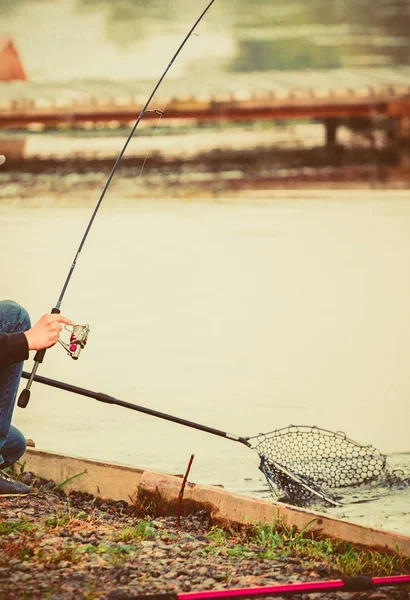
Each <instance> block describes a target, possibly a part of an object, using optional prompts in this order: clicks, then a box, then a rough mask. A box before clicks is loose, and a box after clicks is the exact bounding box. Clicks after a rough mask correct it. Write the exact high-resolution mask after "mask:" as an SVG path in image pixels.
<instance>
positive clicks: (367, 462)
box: [248, 426, 388, 505]
mask: <svg viewBox="0 0 410 600" xmlns="http://www.w3.org/2000/svg"><path fill="white" fill-rule="evenodd" d="M248 441H249V443H250V444H251V447H252V448H253V449H254V450H255V451H256V452H257V453H258V454H259V456H260V458H261V464H260V469H261V471H262V472H263V473H264V475H265V477H266V479H267V482H268V485H269V488H270V490H271V492H272V493H273V494H274V495H275V496H283V495H284V496H285V497H286V499H287V501H290V502H291V503H292V504H297V505H303V504H306V503H307V502H309V500H311V499H313V498H318V497H320V498H322V499H325V500H326V497H327V498H334V497H335V496H334V492H336V493H337V490H340V489H341V488H348V487H352V486H359V485H364V484H369V483H373V482H375V481H378V480H380V479H381V478H383V477H386V476H387V474H388V472H387V470H386V456H385V455H384V454H382V453H381V452H379V450H377V449H376V448H374V447H373V446H370V445H368V446H363V445H361V444H358V443H357V442H354V441H353V440H351V439H349V438H347V437H346V435H345V434H344V433H342V432H336V433H335V432H332V431H328V430H325V429H320V428H318V427H309V426H289V427H285V428H283V429H277V430H275V431H272V432H270V433H264V434H259V435H257V436H254V437H252V438H248Z"/></svg>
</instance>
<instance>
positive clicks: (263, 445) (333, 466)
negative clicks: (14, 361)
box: [22, 371, 387, 506]
mask: <svg viewBox="0 0 410 600" xmlns="http://www.w3.org/2000/svg"><path fill="white" fill-rule="evenodd" d="M22 377H23V378H25V379H28V378H29V377H31V375H30V374H29V373H27V372H26V371H23V373H22ZM34 380H35V381H36V382H38V383H42V384H44V385H47V386H51V387H54V388H57V389H60V390H64V391H67V392H72V393H74V394H79V395H80V396H86V397H88V398H93V399H94V400H97V401H98V402H103V403H104V404H113V405H116V406H121V407H123V408H128V409H131V410H134V411H137V412H140V413H144V414H147V415H151V416H153V417H158V418H160V419H164V420H166V421H171V422H173V423H177V424H179V425H183V426H186V427H191V428H193V429H197V430H199V431H203V432H205V433H210V434H211V435H215V436H219V437H222V438H225V439H227V440H232V441H234V442H238V443H240V444H243V445H245V446H247V447H248V448H250V449H251V450H254V451H255V452H256V453H257V454H258V456H259V459H260V464H259V469H260V470H261V471H262V473H263V474H264V475H265V478H266V481H267V483H268V486H269V489H270V491H271V492H272V494H274V495H275V496H279V492H281V493H282V494H283V492H284V493H285V495H286V498H288V499H289V501H290V502H291V503H293V504H296V505H300V506H303V505H305V504H307V503H308V502H309V501H311V500H312V499H320V500H321V501H323V502H325V503H326V504H328V505H331V506H341V505H342V504H341V503H340V501H339V499H338V498H335V497H334V496H333V493H334V490H335V489H337V488H342V487H346V486H348V485H361V484H367V483H371V482H372V481H376V480H378V479H380V477H381V476H382V475H386V474H387V471H386V456H385V455H383V454H381V453H380V452H379V451H378V450H377V449H375V448H373V446H370V445H368V446H363V445H361V444H358V443H357V442H355V441H353V440H351V439H349V438H347V437H346V435H345V434H344V433H341V432H336V433H334V432H332V431H328V430H326V429H320V428H318V427H312V426H300V425H299V426H294V425H291V426H289V427H284V428H282V429H276V430H274V431H271V432H269V433H259V434H257V435H255V436H249V437H244V436H239V435H235V434H233V433H228V432H226V431H222V430H220V429H215V428H214V427H208V426H206V425H201V424H199V423H195V422H194V421H189V420H187V419H182V418H180V417H176V416H174V415H169V414H166V413H163V412H160V411H157V410H154V409H152V408H147V407H144V406H139V405H137V404H133V403H131V402H126V401H124V400H119V399H117V398H115V397H114V396H110V395H108V394H104V393H102V392H94V391H91V390H88V389H85V388H82V387H78V386H75V385H71V384H69V383H64V382H62V381H57V380H55V379H50V378H48V377H43V376H40V375H35V376H34ZM328 490H331V491H328Z"/></svg>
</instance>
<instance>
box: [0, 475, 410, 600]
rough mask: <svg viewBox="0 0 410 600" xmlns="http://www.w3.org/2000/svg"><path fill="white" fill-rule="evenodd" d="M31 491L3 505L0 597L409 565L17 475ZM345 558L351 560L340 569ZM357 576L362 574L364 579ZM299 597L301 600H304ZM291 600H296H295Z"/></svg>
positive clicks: (403, 598) (282, 579)
mask: <svg viewBox="0 0 410 600" xmlns="http://www.w3.org/2000/svg"><path fill="white" fill-rule="evenodd" d="M21 478H22V479H23V480H25V481H26V483H31V484H34V486H35V488H36V489H37V492H36V493H34V494H32V495H29V496H26V497H24V498H9V499H4V500H3V501H2V504H1V507H0V510H1V515H2V520H1V523H2V524H1V528H2V535H1V536H0V549H1V550H2V552H1V553H0V556H2V558H0V595H1V597H2V598H4V599H5V600H13V599H15V598H22V597H24V598H25V599H26V598H27V599H28V600H31V599H33V600H40V599H43V598H47V597H52V598H53V599H54V598H55V599H57V598H58V599H59V600H70V599H72V598H78V597H82V598H87V600H92V599H97V598H98V599H100V598H101V599H107V600H121V599H122V600H126V599H132V598H137V597H138V596H139V595H141V594H160V593H174V594H175V593H181V592H190V591H205V590H222V589H225V590H226V589H234V588H250V587H254V586H261V587H262V586H270V585H277V584H284V583H287V584H290V583H300V582H308V581H309V582H316V581H317V582H318V581H323V580H329V579H337V578H340V577H341V576H348V575H349V574H352V575H358V574H366V575H369V576H376V575H377V576H379V575H381V576H382V575H383V574H389V575H394V574H405V573H410V562H409V559H404V558H403V557H401V558H400V557H399V555H397V554H395V553H388V554H378V553H369V552H368V551H366V550H363V549H361V548H359V547H355V546H353V545H351V544H346V543H342V542H340V541H337V540H333V541H329V540H327V539H326V538H324V537H322V536H319V537H315V536H312V535H309V534H307V535H303V534H302V535H301V534H297V532H296V531H295V530H294V529H292V528H290V527H286V526H284V525H283V524H281V523H280V522H275V523H274V524H273V528H272V527H271V528H269V527H268V528H262V527H261V526H259V525H257V526H255V527H254V528H252V527H249V526H248V527H245V528H237V527H235V528H228V529H225V528H222V527H218V526H214V525H213V523H212V519H210V517H209V514H207V512H206V511H204V510H197V511H192V512H190V513H189V514H183V515H182V516H181V519H180V526H178V518H177V517H176V516H175V515H168V516H158V515H156V514H155V509H154V507H153V506H152V504H150V503H143V502H142V503H140V502H130V503H126V502H124V501H110V500H105V499H101V498H97V497H95V496H92V495H91V494H87V493H85V492H78V491H77V492H76V491H71V492H70V493H69V494H66V492H65V491H64V490H61V489H58V487H57V486H56V484H55V482H54V481H46V480H43V479H40V478H38V477H36V476H34V475H33V473H30V472H28V473H23V474H22V475H21ZM347 556H350V559H349V560H347V558H346V557H347ZM363 570H366V572H365V573H364V572H363ZM303 597H304V596H303ZM293 598H294V599H295V600H296V598H301V596H300V595H299V594H298V595H295V596H293ZM326 598H327V599H329V600H342V599H343V600H351V599H352V600H353V599H355V598H357V599H359V598H360V600H376V598H377V600H407V599H408V598H409V593H408V590H407V589H406V588H401V589H400V588H392V587H389V588H381V589H375V590H371V591H368V592H357V593H356V592H331V593H329V594H326Z"/></svg>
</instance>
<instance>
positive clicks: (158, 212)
mask: <svg viewBox="0 0 410 600" xmlns="http://www.w3.org/2000/svg"><path fill="white" fill-rule="evenodd" d="M97 198H98V195H97V194H94V192H92V193H91V192H84V194H83V195H82V196H81V195H80V194H78V193H76V194H71V195H70V193H66V194H65V195H64V196H57V195H54V196H53V195H52V194H51V195H50V194H48V195H47V194H46V193H44V194H43V195H42V194H41V193H40V192H37V193H36V194H34V195H33V198H32V199H23V200H18V199H17V198H13V197H12V196H10V197H9V198H7V194H6V197H5V196H4V195H3V199H2V201H1V203H0V253H1V256H2V265H3V266H2V277H1V280H0V297H2V298H7V297H9V298H10V297H11V298H14V299H15V300H17V301H18V302H20V303H21V304H23V305H24V306H26V307H27V309H28V310H29V311H30V313H31V315H32V318H33V320H36V319H37V318H38V317H40V316H41V314H43V313H44V312H48V311H50V310H51V308H52V307H53V306H54V305H55V304H56V302H57V299H58V296H59V294H60V290H61V288H62V286H63V283H64V280H65V277H66V275H67V273H68V270H69V268H70V265H71V263H72V260H73V258H74V255H75V253H76V250H77V247H78V244H79V242H80V239H81V237H82V235H83V232H84V230H85V227H86V225H87V223H88V220H89V218H90V216H91V212H92V209H93V207H94V205H95V202H96V199H97ZM409 230H410V203H409V198H408V192H405V191H383V192H382V191H380V190H379V191H372V190H368V191H364V190H363V191H346V192H344V191H326V190H322V191H316V192H314V191H310V192H309V191H303V190H302V191H299V192H297V191H294V192H286V191H283V192H282V191H273V192H271V193H265V195H264V197H258V196H257V195H256V194H254V195H253V197H246V196H242V197H240V198H239V199H238V198H236V199H234V198H220V199H203V200H194V199H192V200H178V199H175V198H164V199H162V200H151V201H150V200H143V199H130V198H127V197H124V196H123V197H120V196H119V195H118V194H117V193H108V194H107V197H106V199H105V201H104V203H103V205H102V207H101V210H100V212H99V214H98V215H97V218H96V220H95V222H94V225H93V227H92V229H91V232H90V235H89V238H88V239H87V242H86V245H85V246H84V249H83V252H82V255H81V257H80V259H79V261H78V264H77V267H76V270H75V272H74V275H73V277H72V280H71V282H70V285H69V287H68V290H67V293H66V296H65V298H64V301H63V306H62V309H63V311H62V312H63V313H64V314H66V315H67V316H69V317H70V318H71V319H73V320H74V321H76V322H79V323H89V324H90V328H91V333H90V337H89V342H88V345H87V347H86V348H85V349H84V351H83V352H82V354H81V356H80V359H79V360H78V361H73V360H71V359H70V358H69V357H68V356H67V355H66V353H65V351H64V350H63V349H62V348H61V346H59V345H57V346H56V347H55V348H53V349H52V350H50V351H49V352H48V353H47V355H46V359H45V361H44V364H43V365H42V366H41V368H40V370H39V373H40V374H42V375H44V376H49V377H52V378H54V379H60V380H62V381H66V382H69V383H72V384H76V385H79V386H83V387H86V388H88V389H91V390H94V391H101V392H105V393H107V394H111V395H113V396H115V397H117V398H119V399H122V400H126V401H129V402H133V403H136V404H139V405H143V406H147V407H149V408H153V409H156V410H159V411H163V412H165V413H169V414H171V415H176V416H178V417H181V418H184V419H188V420H191V421H195V422H197V423H201V424H204V425H208V426H210V427H214V428H217V429H221V430H223V431H229V432H232V433H235V434H238V435H241V436H251V435H254V434H257V433H259V432H267V431H271V430H274V429H277V428H281V427H285V426H287V425H289V424H299V425H316V426H319V427H324V428H327V429H330V430H332V431H340V430H341V431H344V432H345V433H346V434H347V435H348V437H350V438H353V439H355V440H356V441H359V442H360V443H362V444H373V445H374V446H375V447H376V448H378V449H379V450H380V451H381V452H383V453H386V454H388V459H389V463H390V465H391V467H392V468H395V467H400V468H403V469H404V470H405V471H406V472H407V474H408V473H409V472H410V435H409V429H410V419H409V416H410V409H409V397H410V379H409V376H408V364H409V352H410V350H409V348H410V311H409V306H410V276H409V273H410V236H409ZM67 337H68V333H67ZM31 366H32V360H31V359H30V360H29V361H27V363H26V365H25V368H26V370H30V369H31ZM15 424H16V425H18V426H20V427H21V428H22V429H23V430H24V433H25V435H26V437H30V438H33V439H34V440H35V442H36V445H37V447H38V448H43V449H48V450H53V451H57V452H63V453H69V454H73V455H78V456H85V457H91V458H97V459H102V460H112V461H117V462H121V463H126V464H131V465H138V466H142V467H146V468H152V469H156V470H160V471H165V472H169V473H184V472H185V469H186V466H187V463H188V461H189V458H190V455H191V454H194V455H195V459H194V462H193V466H192V469H191V473H190V479H191V480H192V481H196V482H198V483H202V484H223V485H224V486H225V487H226V488H227V489H229V490H232V491H236V492H240V493H246V494H251V495H256V496H260V495H262V496H266V495H267V489H266V485H265V482H264V480H263V476H262V474H261V473H260V471H259V470H258V456H257V454H256V453H255V452H253V451H252V450H251V449H248V448H247V447H245V446H243V445H242V444H239V443H236V442H234V441H232V440H224V439H221V438H218V437H215V436H212V435H210V434H207V433H203V432H200V431H196V430H193V429H189V428H187V427H183V426H181V425H177V424H173V423H169V422H166V421H162V420H159V419H157V418H154V417H152V416H147V415H143V414H140V413H136V412H131V411H128V410H126V409H124V408H120V407H115V406H107V405H104V404H101V403H98V402H96V401H94V400H91V399H87V398H82V397H79V396H75V395H73V394H69V393H67V392H63V391H59V390H55V389H52V388H48V387H45V386H41V385H40V384H34V385H33V388H32V396H31V401H30V404H29V405H28V407H27V408H26V409H25V410H22V409H18V408H16V411H15ZM329 511H330V512H331V513H332V514H334V515H336V516H344V517H346V518H351V519H354V520H357V521H358V522H361V523H366V524H372V525H376V526H381V527H386V528H387V529H390V530H396V531H400V532H402V533H407V534H410V512H409V491H408V490H402V491H399V490H397V491H394V490H393V491H392V493H391V494H389V495H388V497H387V498H385V499H384V500H383V501H382V502H379V503H377V502H373V503H369V504H360V505H351V506H346V507H344V508H343V509H329Z"/></svg>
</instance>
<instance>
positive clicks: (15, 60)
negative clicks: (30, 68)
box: [0, 37, 27, 81]
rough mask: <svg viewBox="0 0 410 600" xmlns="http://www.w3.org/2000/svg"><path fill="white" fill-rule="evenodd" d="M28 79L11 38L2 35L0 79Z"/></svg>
mask: <svg viewBox="0 0 410 600" xmlns="http://www.w3.org/2000/svg"><path fill="white" fill-rule="evenodd" d="M15 79H19V80H23V81H26V79H27V77H26V74H25V72H24V69H23V66H22V64H21V62H20V58H19V55H18V54H17V50H16V49H15V47H14V45H13V42H12V41H11V40H10V39H9V38H4V37H0V81H13V80H15Z"/></svg>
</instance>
